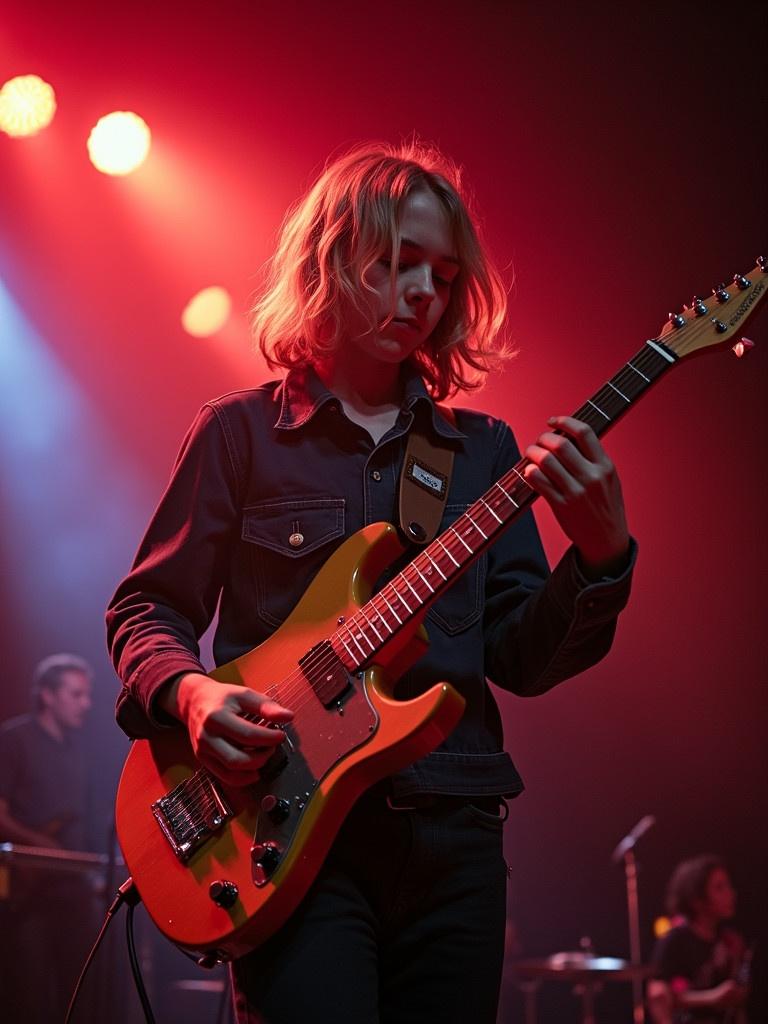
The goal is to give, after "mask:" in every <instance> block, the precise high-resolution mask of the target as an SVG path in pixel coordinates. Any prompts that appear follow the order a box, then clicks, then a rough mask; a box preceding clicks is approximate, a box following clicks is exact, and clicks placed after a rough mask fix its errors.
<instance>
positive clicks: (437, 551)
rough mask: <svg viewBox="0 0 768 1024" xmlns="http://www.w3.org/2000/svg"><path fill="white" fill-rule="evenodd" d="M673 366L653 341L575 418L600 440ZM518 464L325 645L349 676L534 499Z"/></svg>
mask: <svg viewBox="0 0 768 1024" xmlns="http://www.w3.org/2000/svg"><path fill="white" fill-rule="evenodd" d="M676 361H677V356H675V355H674V353H673V352H671V351H670V350H669V349H668V348H667V347H666V346H665V345H664V344H663V342H661V341H658V340H651V341H648V342H646V344H645V345H644V346H643V348H641V349H640V351H639V352H638V353H637V354H636V355H635V356H634V357H633V358H632V359H631V360H630V361H629V362H627V363H625V364H624V366H622V368H621V369H620V370H619V372H618V373H617V374H616V375H615V376H614V377H612V378H611V379H610V380H609V381H608V382H607V383H605V384H604V385H603V386H602V387H601V388H599V389H598V390H597V391H596V392H595V394H594V395H593V396H592V397H591V398H588V399H587V401H586V402H585V403H584V405H582V406H581V407H580V408H579V409H577V410H576V412H575V413H574V414H573V415H574V417H575V418H576V419H579V420H583V421H584V422H585V423H588V424H589V425H590V426H591V427H592V429H593V430H594V431H595V433H596V434H597V435H598V437H599V436H601V435H602V434H604V433H605V432H606V431H607V430H608V429H609V428H610V427H611V426H613V424H614V423H616V421H617V420H618V419H620V417H621V416H622V415H623V414H624V413H625V412H626V411H627V410H628V409H629V408H630V406H631V405H632V404H633V403H634V402H636V401H637V399H638V398H640V396H641V395H642V394H644V393H645V391H647V390H648V388H649V387H650V386H651V385H652V384H654V383H655V382H656V381H657V380H658V379H659V378H660V377H661V376H662V374H664V373H665V371H666V370H668V369H670V367H671V366H672V365H673V364H674V363H675V362H676ZM528 462H529V460H528V459H525V458H523V459H521V460H520V461H519V462H518V463H517V465H515V466H513V467H512V468H511V469H510V470H508V471H507V472H506V473H505V474H504V476H502V477H501V479H500V480H498V481H497V482H496V483H495V484H494V485H493V486H492V487H491V488H490V489H489V490H488V491H486V493H485V494H483V495H482V497H480V498H478V499H477V501H475V502H474V504H472V505H470V507H469V508H468V509H467V510H466V512H464V513H463V514H462V515H461V516H459V518H458V519H457V520H456V522H455V523H453V525H452V526H450V527H449V528H448V529H447V530H445V531H444V532H443V533H441V534H440V536H439V537H436V538H435V540H433V541H432V543H431V544H429V545H428V546H427V547H426V548H424V550H423V551H421V552H419V554H418V555H417V556H416V557H415V558H414V559H413V560H412V561H411V562H409V564H408V565H407V566H406V567H405V568H404V569H403V570H402V571H401V572H400V573H398V575H397V576H395V577H394V578H393V579H392V580H390V582H389V583H387V584H386V585H385V586H384V587H382V589H381V590H379V591H378V592H377V593H376V594H374V596H373V597H372V598H371V599H370V600H369V601H368V602H367V603H366V604H364V605H363V606H362V607H361V608H359V609H358V611H357V612H356V613H355V615H354V616H352V618H350V619H349V620H348V621H347V622H345V623H344V624H343V625H342V627H341V628H340V629H338V630H337V631H336V632H335V633H334V634H333V635H332V636H331V637H330V638H329V642H330V644H331V646H332V647H333V650H334V652H335V653H336V655H337V656H338V657H339V658H340V660H341V661H342V663H343V664H344V666H345V668H346V669H347V671H349V672H356V671H358V670H359V669H361V668H362V667H363V666H364V665H365V664H366V663H367V662H369V661H371V660H374V656H375V655H376V654H377V653H378V652H379V651H380V650H381V649H382V647H383V646H384V645H385V644H386V643H387V642H388V641H389V640H390V639H391V638H392V637H393V636H394V635H395V634H396V633H397V632H398V630H399V629H400V628H401V627H403V626H404V625H405V624H406V623H407V622H409V621H410V620H411V619H412V618H413V616H415V615H417V614H419V613H420V612H422V611H423V610H424V609H425V608H427V607H428V606H429V605H431V604H433V603H434V602H435V601H436V600H437V598H438V597H439V596H440V595H441V594H442V593H443V592H444V591H445V590H447V589H448V587H450V586H451V584H452V583H453V582H454V581H455V580H456V579H457V578H458V576H459V575H461V573H462V572H464V571H465V570H466V569H467V568H468V567H469V566H470V565H471V564H472V562H473V561H474V560H475V559H476V558H478V557H479V556H480V555H481V554H482V553H483V551H485V550H486V548H488V547H489V546H490V545H491V544H492V543H493V542H494V540H495V539H496V538H497V537H498V535H499V534H500V533H501V532H502V530H504V529H506V527H507V526H509V524H510V523H511V522H512V521H513V520H514V519H515V518H516V517H517V516H518V515H519V514H520V513H521V512H522V511H523V510H524V509H526V508H527V507H528V506H529V505H531V504H532V503H533V501H534V500H535V499H536V497H537V494H536V492H535V491H534V490H533V489H532V488H531V486H530V485H529V484H528V483H527V482H526V480H525V468H526V466H527V465H528Z"/></svg>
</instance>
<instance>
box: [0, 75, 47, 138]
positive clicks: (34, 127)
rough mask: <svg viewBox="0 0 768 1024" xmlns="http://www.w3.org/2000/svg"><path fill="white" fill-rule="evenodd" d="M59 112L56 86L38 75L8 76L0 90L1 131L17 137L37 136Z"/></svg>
mask: <svg viewBox="0 0 768 1024" xmlns="http://www.w3.org/2000/svg"><path fill="white" fill-rule="evenodd" d="M55 113H56V94H55V93H54V91H53V86H51V85H49V84H48V82H44V81H43V79H42V78H40V77H39V76H38V75H18V76H17V77H16V78H9V79H8V81H7V82H6V83H5V84H4V85H3V87H2V89H0V131H4V132H5V133H6V135H10V136H12V137H14V138H21V137H22V136H26V135H36V134H37V133H38V132H39V131H42V129H43V128H47V127H48V125H49V124H50V123H51V121H52V120H53V115H54V114H55Z"/></svg>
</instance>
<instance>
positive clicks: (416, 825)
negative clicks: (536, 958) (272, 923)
mask: <svg viewBox="0 0 768 1024" xmlns="http://www.w3.org/2000/svg"><path fill="white" fill-rule="evenodd" d="M471 800H472V798H463V797H462V798H458V797H435V798H431V797H425V796H423V795H420V796H419V797H415V798H414V799H413V800H412V801H409V800H408V798H403V799H402V800H401V801H400V803H401V804H402V805H403V806H402V807H397V808H393V807H391V806H390V805H389V804H388V802H387V798H386V794H385V792H384V789H383V787H376V788H374V790H372V791H371V792H369V793H367V794H366V795H365V796H364V797H363V798H362V799H361V800H360V802H359V803H358V804H357V805H356V806H355V808H354V809H353V811H352V812H351V814H350V816H349V818H348V819H347V821H346V822H345V824H344V826H343V828H342V830H341V832H340V834H339V836H338V838H337V841H336V843H335V845H334V847H333V849H332V851H331V853H330V855H329V857H328V860H327V862H326V864H325V866H324V867H323V869H322V871H321V873H320V875H319V876H318V878H317V880H316V882H315V884H314V885H313V887H312V889H311V890H310V892H309V893H308V894H307V897H306V898H305V900H304V901H303V903H302V904H301V906H300V907H299V909H298V910H297V911H296V913H295V914H294V915H293V917H292V918H291V920H290V921H289V922H288V924H287V925H286V926H285V927H284V928H282V929H281V930H280V932H278V933H277V935H275V936H273V937H272V938H271V939H270V940H269V941H268V942H267V943H266V944H264V945H263V946H261V947H260V948H259V949H257V950H256V951H255V952H254V953H252V954H250V955H249V956H247V957H243V958H242V959H241V960H238V961H236V962H235V963H234V964H233V965H232V980H233V986H234V991H235V1010H236V1018H237V1021H238V1024H332V1022H333V1024H338V1022H340V1021H344V1022H345V1024H346V1022H349V1024H432V1022H434V1024H438V1022H439V1024H453V1022H456V1024H459V1022H462V1024H466V1021H468V1020H471V1021H472V1022H473V1024H494V1022H495V1021H496V1007H497V1002H498V995H499V986H500V980H501V968H502V961H503V954H504V922H505V917H506V898H505V896H506V880H507V876H506V865H505V863H504V858H503V854H502V827H503V821H504V816H505V815H504V814H503V813H500V811H501V812H504V811H505V808H504V807H503V806H501V808H500V810H499V804H500V801H499V800H498V799H497V798H496V797H492V798H490V797H478V798H476V800H475V801H474V802H470V801H471ZM409 803H411V804H417V805H418V806H416V807H407V806H406V805H408V804H409Z"/></svg>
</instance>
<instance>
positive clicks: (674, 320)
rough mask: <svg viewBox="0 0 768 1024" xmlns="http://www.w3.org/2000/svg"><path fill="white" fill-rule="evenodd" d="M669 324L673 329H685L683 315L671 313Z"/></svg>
mask: <svg viewBox="0 0 768 1024" xmlns="http://www.w3.org/2000/svg"><path fill="white" fill-rule="evenodd" d="M669 322H670V323H671V324H672V326H673V327H685V322H686V321H685V317H684V316H683V314H682V313H670V314H669Z"/></svg>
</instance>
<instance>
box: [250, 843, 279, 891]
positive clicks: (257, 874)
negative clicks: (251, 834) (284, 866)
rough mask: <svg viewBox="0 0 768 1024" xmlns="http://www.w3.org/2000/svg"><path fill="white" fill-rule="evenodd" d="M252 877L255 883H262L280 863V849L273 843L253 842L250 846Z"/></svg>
mask: <svg viewBox="0 0 768 1024" xmlns="http://www.w3.org/2000/svg"><path fill="white" fill-rule="evenodd" d="M251 859H252V860H253V879H254V881H255V882H256V884H257V885H264V883H265V882H266V881H267V880H268V879H269V877H270V875H272V874H273V872H274V870H275V868H276V867H277V865H278V864H279V863H280V850H279V849H278V848H277V846H275V844H274V843H254V844H253V846H252V847H251Z"/></svg>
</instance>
